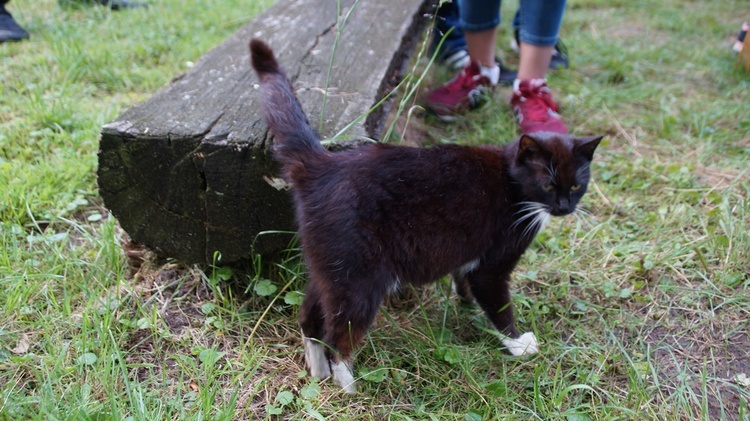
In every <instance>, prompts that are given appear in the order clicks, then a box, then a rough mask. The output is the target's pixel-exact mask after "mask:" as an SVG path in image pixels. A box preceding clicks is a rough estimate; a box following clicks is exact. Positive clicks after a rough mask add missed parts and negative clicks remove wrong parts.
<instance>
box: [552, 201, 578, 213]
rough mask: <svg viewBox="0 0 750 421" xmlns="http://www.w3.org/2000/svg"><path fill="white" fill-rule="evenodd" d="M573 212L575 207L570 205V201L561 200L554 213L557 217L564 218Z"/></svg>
mask: <svg viewBox="0 0 750 421" xmlns="http://www.w3.org/2000/svg"><path fill="white" fill-rule="evenodd" d="M571 212H573V206H572V205H571V204H570V200H569V199H560V200H559V201H558V203H557V207H556V208H555V209H554V211H553V212H552V214H553V215H555V216H563V215H567V214H569V213H571Z"/></svg>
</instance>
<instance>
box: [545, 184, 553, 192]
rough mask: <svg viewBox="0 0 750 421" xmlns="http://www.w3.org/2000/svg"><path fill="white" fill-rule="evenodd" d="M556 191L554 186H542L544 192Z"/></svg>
mask: <svg viewBox="0 0 750 421" xmlns="http://www.w3.org/2000/svg"><path fill="white" fill-rule="evenodd" d="M554 189H555V186H554V185H552V184H547V185H546V186H542V190H544V191H548V192H549V191H552V190H554Z"/></svg>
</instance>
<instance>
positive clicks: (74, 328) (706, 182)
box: [0, 0, 750, 420]
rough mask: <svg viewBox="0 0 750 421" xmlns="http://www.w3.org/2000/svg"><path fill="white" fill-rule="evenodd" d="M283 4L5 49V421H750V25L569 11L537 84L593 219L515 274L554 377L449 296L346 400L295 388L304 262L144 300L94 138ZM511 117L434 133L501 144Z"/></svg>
mask: <svg viewBox="0 0 750 421" xmlns="http://www.w3.org/2000/svg"><path fill="white" fill-rule="evenodd" d="M270 3H271V1H270V0H263V1H251V2H247V1H238V0H232V1H221V2H220V1H216V0H214V1H206V2H187V1H184V0H164V1H160V2H153V4H152V7H151V8H149V9H147V10H133V11H127V12H120V13H113V12H110V11H108V10H107V9H105V8H102V7H75V8H71V7H60V6H58V4H57V2H56V1H54V0H40V1H36V2H18V1H15V2H11V3H10V4H9V8H10V10H11V12H12V13H13V14H14V16H15V17H16V19H17V20H18V21H19V22H20V23H21V24H22V25H23V26H24V27H26V28H27V29H28V30H29V32H30V33H31V37H32V38H31V40H30V41H27V42H23V43H16V44H2V45H0V81H1V82H2V83H0V190H1V191H2V194H1V197H2V198H3V199H2V201H0V291H1V292H0V315H1V316H0V419H8V420H16V419H45V420H46V419H133V420H154V419H249V418H253V419H265V418H280V419H298V418H301V419H309V418H313V419H314V418H321V417H327V418H328V419H332V420H338V419H392V420H409V419H414V420H422V419H437V420H450V419H455V420H474V419H477V420H479V419H487V420H490V419H544V420H547V419H565V420H588V419H604V420H614V419H633V420H644V419H653V420H665V419H673V420H682V419H685V420H693V419H711V420H714V419H729V420H748V419H750V410H749V409H748V406H749V404H748V402H749V401H750V385H748V384H747V383H746V382H745V380H743V379H744V377H743V375H744V376H748V377H750V337H749V336H748V328H749V326H748V319H749V318H750V298H749V297H750V275H748V273H750V234H749V231H750V230H749V228H750V201H749V199H748V192H749V191H750V173H749V171H750V170H749V168H750V134H749V133H750V73H746V72H744V71H742V70H740V69H739V68H738V67H737V66H736V65H735V61H736V57H735V55H734V54H733V53H731V52H730V50H729V45H730V42H731V38H732V37H733V36H734V35H735V34H736V30H737V28H738V27H739V25H740V23H741V20H742V19H746V18H747V17H746V16H740V15H741V14H742V12H743V11H747V7H746V4H745V3H744V2H742V1H739V0H738V1H726V2H711V3H710V5H707V4H706V3H705V2H686V1H678V0H667V1H663V2H658V1H653V0H650V1H645V0H643V1H636V2H624V1H617V2H612V1H600V0H571V1H570V2H569V5H568V10H567V12H566V16H565V21H564V25H563V30H562V36H563V39H564V41H565V42H566V44H567V45H568V47H569V49H570V55H571V60H572V64H571V68H570V69H568V70H563V71H559V72H557V73H554V74H551V75H550V77H549V84H550V86H551V87H552V89H553V91H554V93H555V95H556V97H557V98H558V99H559V101H560V102H561V103H562V106H563V110H562V114H563V115H564V118H565V121H566V122H567V123H568V125H569V126H570V128H571V129H572V130H573V131H574V132H575V133H579V134H582V135H583V134H586V135H588V134H605V135H606V138H605V139H606V140H605V141H604V142H603V144H602V145H601V146H600V147H599V150H598V151H597V154H596V158H595V162H594V166H593V174H594V182H593V185H592V186H591V189H590V191H589V193H588V194H587V196H586V198H585V199H584V202H585V203H584V204H585V206H586V207H587V209H588V210H589V212H590V213H591V216H583V217H581V218H568V219H564V220H556V221H553V222H552V223H551V224H550V225H548V227H547V228H546V229H545V230H544V231H543V232H542V233H541V234H540V235H539V237H538V239H537V241H536V242H535V243H534V245H533V246H532V248H531V249H530V250H529V251H528V252H527V253H526V255H525V256H524V258H523V260H522V262H521V264H520V266H519V268H518V269H517V271H516V273H515V283H514V290H515V305H516V309H517V315H518V317H519V324H520V326H521V328H522V329H523V330H533V331H534V332H536V335H537V337H538V338H539V339H540V340H541V341H542V344H541V352H540V354H538V355H536V356H533V357H529V358H523V359H517V358H513V357H510V356H508V355H507V354H506V353H505V351H504V350H503V349H502V346H501V345H500V341H499V340H498V339H497V338H496V337H495V336H494V335H493V334H492V333H491V331H490V330H489V329H488V324H487V321H486V319H485V318H484V316H483V315H481V313H480V312H479V311H478V310H477V309H476V308H474V307H472V306H467V305H464V304H462V303H460V302H459V301H458V300H457V299H456V298H455V297H454V296H451V294H450V287H449V284H448V282H447V281H446V280H443V281H441V282H440V283H438V284H436V285H435V286H433V287H429V288H424V289H419V290H410V291H407V293H406V296H405V297H403V298H402V299H401V300H396V301H394V302H392V303H389V304H388V305H386V306H384V308H383V310H382V311H381V313H380V315H379V316H378V318H377V321H376V325H375V327H374V328H373V329H372V330H371V332H370V334H369V335H368V336H367V338H366V340H365V343H364V344H363V346H362V347H361V349H360V351H359V352H358V355H357V359H356V368H357V374H358V376H360V377H361V380H360V382H359V386H360V393H359V394H358V395H356V396H355V397H349V396H345V395H342V394H341V393H340V392H339V391H338V390H337V389H336V388H335V387H333V386H332V385H331V384H330V382H328V381H326V382H322V383H317V382H315V381H311V380H310V379H309V378H307V377H305V376H304V362H303V357H302V349H301V343H300V340H299V334H298V328H297V325H296V309H297V306H298V303H299V298H300V295H299V293H298V291H300V290H301V289H302V288H303V286H304V280H305V274H304V272H303V269H302V268H301V267H300V266H299V264H298V261H297V259H296V258H297V253H298V251H295V250H292V251H291V252H290V255H289V256H288V258H287V259H285V260H284V261H283V262H280V263H278V264H277V265H274V266H273V267H272V268H271V270H270V272H269V271H267V270H266V271H260V270H258V271H252V270H250V271H239V270H236V271H234V272H232V271H231V270H229V269H227V268H217V269H216V270H211V268H203V269H201V268H197V267H189V268H186V267H184V266H180V265H178V264H175V263H165V262H158V261H157V260H156V259H151V258H147V259H146V263H145V265H146V266H145V267H143V268H142V269H141V271H140V272H138V274H136V275H135V276H134V277H133V276H131V274H130V271H129V268H128V265H127V260H126V258H125V254H124V252H123V248H122V245H121V239H123V238H124V237H125V233H123V232H122V230H121V229H120V228H119V227H118V225H117V223H116V221H115V220H114V218H112V217H111V216H110V215H109V214H108V213H107V211H106V209H104V207H103V205H102V203H101V200H100V199H99V198H98V196H97V189H96V178H95V169H96V163H97V161H96V159H97V158H96V152H97V149H98V133H99V130H100V128H101V126H102V125H103V124H105V123H106V122H108V121H111V120H114V118H115V117H116V116H117V115H118V113H120V112H122V111H124V110H125V109H126V108H128V107H129V106H132V105H134V104H135V103H137V102H139V101H142V100H145V99H147V98H148V97H149V96H150V95H152V94H153V92H155V91H156V90H157V89H158V88H159V87H161V86H163V85H164V84H166V83H168V82H169V81H170V80H171V79H172V78H173V77H174V76H176V75H178V74H179V73H181V72H183V71H185V70H186V69H187V68H188V66H189V63H190V62H195V61H196V60H198V59H199V57H200V56H201V54H202V53H204V52H205V51H206V50H208V49H210V48H211V47H213V46H216V45H218V44H219V43H221V42H222V41H223V40H224V39H226V38H227V37H228V36H229V35H230V34H232V33H233V32H234V31H235V30H236V29H238V28H239V27H241V26H242V25H243V24H245V23H247V22H248V21H250V20H251V19H252V17H253V16H255V15H256V14H257V13H259V12H260V11H262V10H263V9H264V8H265V7H267V6H268V5H269V4H270ZM709 6H710V7H709ZM514 7H515V5H514V4H507V5H504V9H503V13H504V16H505V17H506V18H507V17H510V16H511V15H512V13H513V8H514ZM507 20H508V19H505V21H506V22H507ZM506 26H507V25H506ZM506 26H504V27H503V30H502V31H501V34H500V37H499V41H498V43H499V44H498V46H499V49H501V50H502V51H503V53H504V55H505V58H506V61H508V62H509V63H514V60H516V59H515V57H514V55H513V53H511V52H510V51H509V50H508V49H507V43H508V41H509V39H510V34H509V31H508V30H507V27H506ZM291 30H293V28H291ZM418 66H424V63H422V62H420V63H418ZM428 76H429V77H428V78H427V79H428V81H429V82H428V83H432V84H434V83H437V82H438V81H439V80H442V79H443V78H445V77H447V76H448V75H447V72H445V71H444V70H441V69H435V70H434V71H431V74H430V75H428ZM425 89H426V88H425ZM421 92H423V91H420V93H421ZM508 95H509V91H508V89H506V88H502V89H498V91H497V92H496V94H495V95H494V97H493V99H492V104H491V106H488V107H484V108H482V109H480V110H478V111H476V112H474V113H472V114H471V118H467V119H464V120H461V121H459V122H458V123H457V124H453V125H450V126H444V125H440V124H438V123H436V122H434V121H430V120H428V122H427V123H428V124H427V126H426V129H424V128H423V129H424V130H427V131H428V132H429V133H430V134H431V135H432V136H435V137H436V141H438V142H458V143H462V144H487V143H496V144H503V143H506V142H507V141H508V140H509V139H512V138H513V137H514V136H516V135H517V132H516V130H517V129H516V127H515V125H514V123H513V120H512V117H511V113H510V109H509V106H508V104H507V96H508ZM416 120H421V117H419V116H416V117H413V121H415V122H416ZM254 263H255V265H254V267H256V268H259V267H261V266H263V265H267V264H268V263H270V262H258V261H256V262H254ZM271 414H279V415H278V416H277V415H271Z"/></svg>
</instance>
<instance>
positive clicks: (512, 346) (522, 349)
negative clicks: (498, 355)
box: [502, 332, 539, 357]
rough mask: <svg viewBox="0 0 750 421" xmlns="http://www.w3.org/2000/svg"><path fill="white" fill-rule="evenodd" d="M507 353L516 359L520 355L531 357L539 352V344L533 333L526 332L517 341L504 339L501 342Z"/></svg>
mask: <svg viewBox="0 0 750 421" xmlns="http://www.w3.org/2000/svg"><path fill="white" fill-rule="evenodd" d="M502 342H503V345H505V348H507V349H508V352H510V353H511V354H513V355H515V356H516V357H518V356H521V355H531V354H536V353H537V352H539V343H538V342H537V340H536V335H534V332H526V333H524V334H523V335H521V336H519V337H518V338H517V339H513V338H505V339H503V340H502Z"/></svg>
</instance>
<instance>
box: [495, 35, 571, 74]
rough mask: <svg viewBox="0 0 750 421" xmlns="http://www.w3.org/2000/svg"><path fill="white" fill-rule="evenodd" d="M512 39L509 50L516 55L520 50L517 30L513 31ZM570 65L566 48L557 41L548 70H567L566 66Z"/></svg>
mask: <svg viewBox="0 0 750 421" xmlns="http://www.w3.org/2000/svg"><path fill="white" fill-rule="evenodd" d="M513 34H514V36H513V39H512V40H511V41H510V48H511V50H513V51H515V52H516V53H518V52H519V51H520V50H521V49H520V47H519V45H520V41H519V40H518V30H516V31H514V33H513ZM569 64H570V61H569V60H568V47H566V46H565V44H563V42H562V41H560V39H559V38H558V39H557V44H555V50H554V51H552V60H550V62H549V68H550V69H552V70H555V69H560V68H565V69H567V68H568V65H569Z"/></svg>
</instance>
